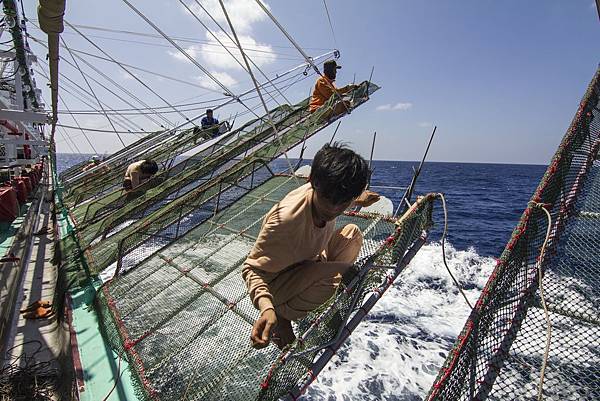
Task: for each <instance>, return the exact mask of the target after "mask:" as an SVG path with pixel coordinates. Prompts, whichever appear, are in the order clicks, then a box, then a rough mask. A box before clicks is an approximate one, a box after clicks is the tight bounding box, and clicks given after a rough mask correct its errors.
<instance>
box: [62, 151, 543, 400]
mask: <svg viewBox="0 0 600 401" xmlns="http://www.w3.org/2000/svg"><path fill="white" fill-rule="evenodd" d="M85 157H86V156H81V155H69V154H61V155H59V156H58V158H57V164H58V169H59V170H62V169H64V168H66V167H68V166H70V165H73V164H74V163H77V162H79V161H81V160H82V158H85ZM274 164H275V166H276V167H279V168H281V169H283V168H285V166H286V165H287V163H286V162H285V161H284V160H276V161H275V162H274ZM416 165H417V163H416V162H403V161H374V163H373V177H372V181H371V183H372V184H373V185H374V186H375V187H374V188H373V189H374V190H377V192H379V193H381V194H382V195H385V196H387V197H388V198H390V199H391V200H392V201H393V203H394V205H397V204H398V201H399V198H400V196H401V195H402V192H403V191H401V190H394V189H389V188H378V187H376V186H377V185H381V186H386V187H390V186H406V185H408V183H409V182H410V179H411V177H412V166H416ZM544 171H545V166H536V165H506V164H471V163H426V165H425V166H424V169H423V171H422V173H421V176H420V177H419V181H418V185H417V188H416V193H417V194H422V193H426V192H442V193H443V194H444V195H445V197H446V201H447V204H448V230H449V232H448V242H447V244H446V252H447V260H448V264H449V266H450V268H451V269H452V270H453V271H454V272H455V275H456V277H457V279H458V280H459V281H460V282H461V283H462V284H463V287H464V288H465V289H466V293H467V296H468V298H469V299H470V300H471V301H473V302H474V301H475V300H476V299H477V297H478V296H479V293H480V292H481V290H482V288H483V286H484V285H485V283H486V281H487V278H488V276H489V274H490V273H491V271H492V269H493V267H494V265H495V258H496V257H498V256H499V255H500V253H501V251H502V249H503V248H504V245H505V244H506V242H507V241H508V239H509V237H510V234H511V232H512V230H513V228H514V227H515V225H516V224H517V221H518V220H519V218H520V215H521V213H522V211H523V210H524V208H525V207H526V204H527V202H528V201H529V198H530V197H531V194H532V193H533V191H534V190H535V187H536V186H537V184H538V182H539V180H540V179H541V177H542V175H543V173H544ZM434 220H435V227H434V229H433V231H432V233H431V236H430V242H429V243H428V244H427V245H425V246H424V247H423V248H422V249H421V251H420V252H419V253H418V254H417V255H416V257H415V258H414V259H413V261H412V262H411V264H410V265H409V266H408V267H407V268H406V269H405V271H404V273H403V274H402V275H401V276H400V278H399V279H398V280H397V281H396V282H395V283H394V284H393V286H392V287H391V288H390V290H389V291H388V292H387V293H386V294H385V295H384V297H383V298H382V299H381V301H380V302H379V303H378V304H377V305H376V307H375V308H374V310H373V311H372V312H371V313H370V314H369V316H367V318H366V319H365V321H364V322H363V323H362V324H361V325H360V326H359V327H358V328H357V330H356V331H355V333H354V334H353V335H352V336H351V337H350V339H349V340H348V341H347V342H346V343H345V345H344V346H343V347H342V348H341V349H340V350H339V352H338V353H337V355H336V356H335V357H334V358H333V359H332V361H331V362H330V364H329V365H328V366H327V367H326V368H325V370H324V371H323V372H322V373H321V375H319V377H318V379H317V380H316V382H315V383H313V385H312V386H311V387H310V388H309V389H308V391H307V393H306V394H305V395H304V396H303V397H302V399H303V400H311V401H317V400H318V401H321V400H323V401H325V400H327V401H338V400H339V401H342V400H343V401H346V400H365V401H366V400H398V401H399V400H421V399H423V398H424V397H425V396H426V394H427V392H428V390H429V388H430V387H431V384H432V382H433V380H434V378H435V377H436V375H437V372H438V370H439V368H440V366H441V364H442V363H443V361H444V360H445V358H446V355H447V353H448V351H449V350H450V348H451V346H452V345H453V343H454V341H455V339H456V337H457V335H458V334H459V332H460V330H461V329H462V327H463V325H464V322H465V320H466V318H467V316H468V313H469V308H468V306H467V305H466V304H465V302H464V300H463V299H462V297H461V295H460V294H459V292H458V291H457V289H456V288H455V286H454V284H453V283H452V281H451V279H450V277H449V276H448V273H447V271H446V269H445V267H444V265H443V263H442V254H441V246H440V244H439V238H440V234H441V228H442V227H443V215H442V212H441V208H438V209H437V210H436V211H435V213H434Z"/></svg>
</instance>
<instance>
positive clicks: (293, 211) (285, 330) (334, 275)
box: [242, 144, 379, 348]
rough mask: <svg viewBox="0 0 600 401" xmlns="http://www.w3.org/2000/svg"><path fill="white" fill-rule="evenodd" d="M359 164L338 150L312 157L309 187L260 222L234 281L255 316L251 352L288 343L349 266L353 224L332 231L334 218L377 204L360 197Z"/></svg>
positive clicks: (369, 195)
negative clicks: (241, 280) (245, 294)
mask: <svg viewBox="0 0 600 401" xmlns="http://www.w3.org/2000/svg"><path fill="white" fill-rule="evenodd" d="M369 174H370V172H369V167H368V164H367V162H366V161H365V160H364V159H363V158H362V157H361V156H359V155H357V154H356V153H354V152H353V151H352V150H350V149H347V148H345V147H343V146H341V145H339V144H333V145H328V144H327V145H325V146H324V147H323V148H322V149H321V150H319V152H317V154H316V155H315V157H314V160H313V164H312V169H311V173H310V177H309V182H308V183H306V184H305V185H302V186H301V187H300V188H297V189H295V190H293V191H291V192H290V193H289V194H287V195H286V196H285V197H284V198H283V199H282V200H281V201H280V202H279V203H277V204H276V205H274V206H273V208H271V210H270V211H269V212H268V213H267V215H266V216H265V218H264V220H263V223H262V228H261V231H260V234H259V235H258V238H257V240H256V243H255V244H254V247H253V248H252V250H251V251H250V254H249V255H248V258H247V259H246V261H245V262H244V266H243V270H242V276H243V278H244V281H245V282H246V286H247V288H248V292H249V294H250V298H251V300H252V302H253V304H254V306H255V307H256V308H257V309H259V310H260V317H259V318H258V320H257V321H256V322H255V323H254V326H253V328H252V333H251V340H252V343H253V346H254V347H256V348H262V347H265V346H267V345H268V344H269V341H270V340H271V339H272V340H273V341H274V342H275V344H276V345H277V346H278V347H280V348H282V347H284V346H285V345H287V344H289V343H291V342H292V341H294V339H295V336H294V332H293V329H292V326H291V321H293V320H298V319H301V318H303V317H305V316H306V315H307V314H308V313H309V312H311V311H313V310H314V309H316V308H317V307H318V306H320V305H322V304H323V303H324V302H325V301H327V300H328V299H329V298H330V297H331V296H332V295H333V294H334V292H335V290H336V288H337V287H338V285H339V283H340V282H341V278H342V275H343V274H344V272H346V270H348V268H349V267H350V266H352V264H353V263H354V262H355V260H356V258H357V257H358V254H359V252H360V249H361V246H362V241H363V236H362V233H361V231H360V229H359V228H358V227H357V226H356V225H354V224H348V225H346V226H344V227H341V228H339V229H336V228H335V218H336V217H337V216H339V215H341V214H342V213H343V212H344V210H346V209H347V208H348V207H350V206H351V205H356V206H369V205H371V204H373V203H375V202H376V201H377V200H379V195H377V194H376V193H373V192H370V191H365V188H366V186H367V181H368V177H369Z"/></svg>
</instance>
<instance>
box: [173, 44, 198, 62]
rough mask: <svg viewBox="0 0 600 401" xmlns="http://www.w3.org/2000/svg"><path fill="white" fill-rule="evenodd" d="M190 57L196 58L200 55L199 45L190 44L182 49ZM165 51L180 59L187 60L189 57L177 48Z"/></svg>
mask: <svg viewBox="0 0 600 401" xmlns="http://www.w3.org/2000/svg"><path fill="white" fill-rule="evenodd" d="M183 50H185V52H186V53H187V54H189V55H190V57H191V58H193V59H195V60H197V59H198V58H199V57H200V45H191V46H188V47H187V48H185V49H183ZM167 53H169V55H171V56H172V57H174V58H175V59H177V60H180V61H189V59H188V58H187V57H186V56H185V54H183V53H182V52H180V51H179V50H168V51H167Z"/></svg>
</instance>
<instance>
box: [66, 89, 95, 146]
mask: <svg viewBox="0 0 600 401" xmlns="http://www.w3.org/2000/svg"><path fill="white" fill-rule="evenodd" d="M58 100H60V102H61V103H62V104H63V106H65V109H67V112H68V113H69V114H70V115H71V118H72V119H73V121H75V124H76V125H77V126H78V127H79V130H80V131H81V133H82V134H83V136H84V138H85V140H86V141H87V143H88V144H89V145H90V147H91V148H92V150H93V151H94V153H98V151H97V150H96V147H95V146H94V144H93V143H92V142H91V141H90V138H88V136H87V135H86V133H85V131H84V130H83V129H82V128H81V126H80V125H79V121H77V119H76V118H75V116H74V115H73V114H71V110H70V109H69V106H67V103H66V102H65V101H64V100H63V98H62V96H61V95H60V93H59V94H58Z"/></svg>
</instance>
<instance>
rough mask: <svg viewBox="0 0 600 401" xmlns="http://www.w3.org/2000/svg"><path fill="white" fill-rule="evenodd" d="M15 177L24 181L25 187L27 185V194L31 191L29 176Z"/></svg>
mask: <svg viewBox="0 0 600 401" xmlns="http://www.w3.org/2000/svg"><path fill="white" fill-rule="evenodd" d="M17 178H18V179H19V180H23V182H24V183H25V187H27V194H30V193H31V192H33V185H32V183H31V178H29V177H25V176H20V177H17Z"/></svg>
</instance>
